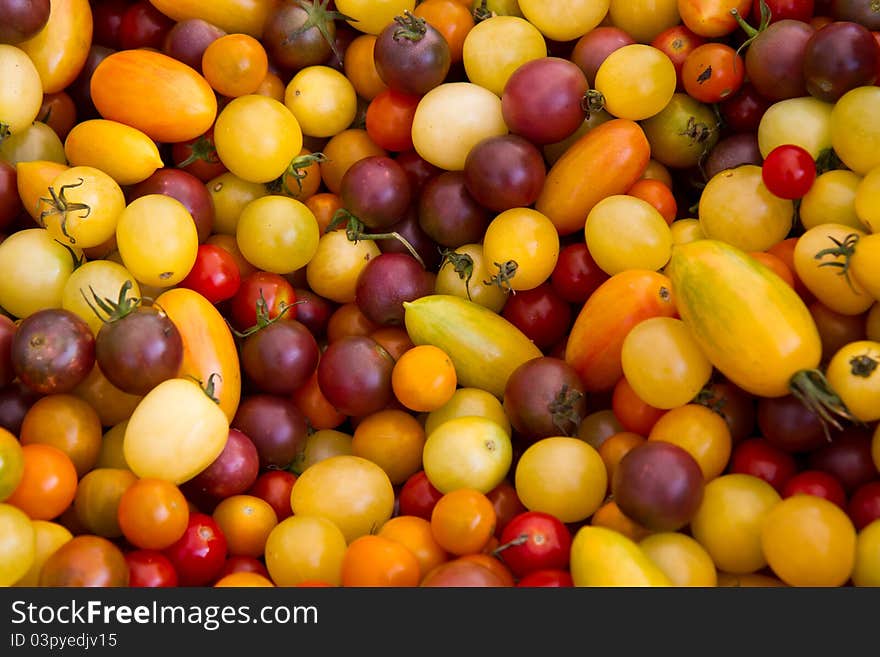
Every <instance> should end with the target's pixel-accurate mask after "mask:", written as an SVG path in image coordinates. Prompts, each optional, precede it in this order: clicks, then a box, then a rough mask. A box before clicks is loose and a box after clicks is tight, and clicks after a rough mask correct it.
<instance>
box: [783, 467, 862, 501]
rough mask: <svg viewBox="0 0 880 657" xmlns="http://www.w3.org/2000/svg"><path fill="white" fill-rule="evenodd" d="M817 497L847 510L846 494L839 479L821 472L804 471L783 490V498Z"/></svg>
mask: <svg viewBox="0 0 880 657" xmlns="http://www.w3.org/2000/svg"><path fill="white" fill-rule="evenodd" d="M792 495H815V496H816V497H824V498H825V499H826V500H828V501H829V502H834V503H835V504H836V505H837V506H839V507H840V508H841V509H846V492H845V491H844V490H843V486H842V485H841V483H840V482H839V481H837V479H835V478H834V477H832V476H831V475H830V474H828V473H827V472H822V471H821V470H804V471H803V472H798V473H797V474H796V475H795V476H793V477H792V478H791V479H789V480H788V482H787V483H786V484H785V486H783V488H782V497H791V496H792Z"/></svg>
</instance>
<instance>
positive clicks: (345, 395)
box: [318, 335, 394, 417]
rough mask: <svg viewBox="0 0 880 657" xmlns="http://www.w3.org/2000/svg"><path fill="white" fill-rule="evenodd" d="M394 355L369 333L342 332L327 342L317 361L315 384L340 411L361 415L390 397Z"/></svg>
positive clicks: (374, 410)
mask: <svg viewBox="0 0 880 657" xmlns="http://www.w3.org/2000/svg"><path fill="white" fill-rule="evenodd" d="M392 369H394V358H392V356H391V354H389V353H388V352H387V351H386V350H385V349H384V348H383V347H382V345H380V344H379V343H378V342H376V341H375V340H373V339H372V338H370V337H367V336H363V335H358V336H353V335H352V336H346V337H343V338H340V339H339V340H335V341H334V342H332V343H330V345H329V346H328V347H327V349H326V351H324V354H323V355H322V356H321V360H320V362H319V363H318V386H319V387H320V388H321V392H322V393H324V396H325V397H326V398H327V401H329V402H330V403H331V404H332V405H333V406H334V407H335V408H336V410H338V411H339V412H340V413H344V414H345V415H351V416H357V417H362V416H365V415H369V414H370V413H375V412H376V411H378V410H381V409H383V408H385V406H387V405H388V403H389V402H390V401H391V400H392V398H393V392H392V389H391V370H392Z"/></svg>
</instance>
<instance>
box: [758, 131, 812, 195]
mask: <svg viewBox="0 0 880 657" xmlns="http://www.w3.org/2000/svg"><path fill="white" fill-rule="evenodd" d="M761 179H762V180H763V181H764V186H765V187H766V188H767V189H768V190H769V191H770V193H771V194H774V195H776V196H778V197H779V198H785V199H796V198H801V197H802V196H804V194H806V193H807V192H808V191H810V187H812V186H813V182H814V181H815V180H816V162H815V161H814V160H813V156H812V155H810V153H809V151H807V150H806V149H805V148H803V147H801V146H797V145H795V144H783V145H782V146H777V147H776V148H774V149H773V150H772V151H770V152H769V153H768V154H767V157H766V158H765V159H764V163H763V165H762V166H761Z"/></svg>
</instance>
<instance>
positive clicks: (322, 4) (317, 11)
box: [282, 0, 355, 63]
mask: <svg viewBox="0 0 880 657" xmlns="http://www.w3.org/2000/svg"><path fill="white" fill-rule="evenodd" d="M329 2H330V0H318V1H317V2H306V1H305V0H296V4H298V5H299V6H300V8H301V9H302V10H303V11H304V12H306V17H307V18H306V22H305V23H303V24H302V25H300V26H299V27H298V28H297V29H296V30H295V31H293V32H291V33H290V34H288V35H287V36H285V37H284V41H283V42H282V43H283V44H284V45H287V44H289V43H290V42H291V41H292V40H293V38H294V37H296V36H299V35H300V34H303V33H304V32H307V31H308V30H310V29H312V28H313V27H314V28H315V29H316V30H318V32H320V34H321V36H322V37H323V38H324V41H326V42H327V45H329V46H330V50H332V51H333V54H334V55H335V56H336V59H338V60H339V62H340V63H342V61H343V59H342V53H341V52H339V48H337V47H336V39H334V38H333V37H332V36H331V35H330V30H329V28H328V27H327V24H328V23H332V22H333V21H335V20H336V19H337V18H338V19H340V20H344V21H354V20H355V19H353V18H351V17H350V16H346V15H345V14H343V13H341V12H338V11H332V10H329V9H327V5H328V4H329Z"/></svg>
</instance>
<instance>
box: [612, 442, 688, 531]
mask: <svg viewBox="0 0 880 657" xmlns="http://www.w3.org/2000/svg"><path fill="white" fill-rule="evenodd" d="M703 487H704V482H703V471H702V470H700V465H699V464H698V463H697V461H696V459H694V457H693V456H691V455H690V453H688V452H687V451H685V450H684V449H682V448H681V447H679V446H678V445H673V444H672V443H667V442H663V441H659V440H651V441H646V442H645V443H642V444H641V445H638V446H636V447H634V448H633V449H631V450H630V451H629V452H627V453H626V455H625V456H624V457H623V458H622V459H621V460H620V463H619V464H618V465H617V468H615V470H614V476H613V479H612V485H611V490H612V494H613V495H614V501H615V502H617V506H619V507H620V510H621V511H623V513H624V514H625V515H626V516H628V517H630V518H632V519H633V520H635V521H636V522H637V523H639V524H641V525H643V526H645V527H647V528H648V529H652V530H654V531H658V532H671V531H677V530H679V529H681V528H682V527H684V526H685V525H686V524H687V523H688V522H690V520H691V518H692V517H693V516H694V514H695V513H696V512H697V509H698V508H699V507H700V503H701V502H702V501H703Z"/></svg>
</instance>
